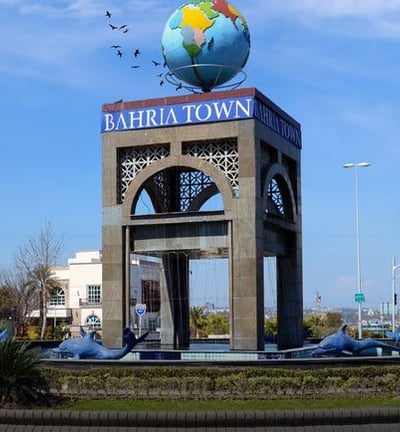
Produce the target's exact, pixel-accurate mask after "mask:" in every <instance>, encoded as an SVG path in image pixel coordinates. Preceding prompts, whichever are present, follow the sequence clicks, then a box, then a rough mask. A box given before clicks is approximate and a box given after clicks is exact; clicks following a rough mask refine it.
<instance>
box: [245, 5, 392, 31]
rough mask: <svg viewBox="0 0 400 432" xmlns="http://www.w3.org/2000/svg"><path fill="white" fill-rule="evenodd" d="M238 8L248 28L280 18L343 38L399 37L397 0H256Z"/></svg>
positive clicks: (270, 23)
mask: <svg viewBox="0 0 400 432" xmlns="http://www.w3.org/2000/svg"><path fill="white" fill-rule="evenodd" d="M242 9H243V10H242V12H243V13H244V14H245V16H246V18H247V19H248V21H249V22H250V26H251V27H252V26H254V25H258V24H259V23H261V22H263V23H264V24H267V25H272V26H273V25H274V21H276V20H277V19H278V20H282V19H284V20H287V21H289V22H293V21H294V22H295V23H296V25H301V26H303V27H306V28H309V29H317V30H318V31H322V32H323V33H326V34H336V35H342V36H343V37H363V38H371V37H374V38H376V37H382V38H396V39H397V38H400V0H384V1H383V0H331V1H324V0H297V1H294V0H289V1H281V0H259V2H258V4H257V8H253V7H252V6H250V5H247V6H245V7H243V8H242ZM260 9H261V10H263V11H264V13H263V14H260V13H259V10H260ZM256 23H258V24H256Z"/></svg>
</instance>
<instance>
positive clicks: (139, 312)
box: [135, 303, 147, 317]
mask: <svg viewBox="0 0 400 432" xmlns="http://www.w3.org/2000/svg"><path fill="white" fill-rule="evenodd" d="M146 309H147V308H146V305H145V304H142V303H137V304H136V305H135V311H136V314H137V315H138V316H139V317H142V316H143V315H144V314H145V313H146Z"/></svg>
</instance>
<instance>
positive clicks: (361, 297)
mask: <svg viewBox="0 0 400 432" xmlns="http://www.w3.org/2000/svg"><path fill="white" fill-rule="evenodd" d="M354 300H355V302H356V303H365V295H364V294H362V293H357V294H356V295H355V296H354Z"/></svg>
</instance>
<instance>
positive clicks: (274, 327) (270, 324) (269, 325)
mask: <svg viewBox="0 0 400 432" xmlns="http://www.w3.org/2000/svg"><path fill="white" fill-rule="evenodd" d="M264 331H265V334H266V335H267V336H275V335H276V334H277V333H278V319H277V318H276V317H271V318H268V319H266V320H265V326H264Z"/></svg>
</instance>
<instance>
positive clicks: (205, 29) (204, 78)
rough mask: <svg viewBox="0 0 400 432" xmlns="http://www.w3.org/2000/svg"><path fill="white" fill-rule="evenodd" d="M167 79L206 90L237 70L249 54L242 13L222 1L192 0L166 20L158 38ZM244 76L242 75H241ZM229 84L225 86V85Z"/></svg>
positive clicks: (246, 30)
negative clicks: (166, 69)
mask: <svg viewBox="0 0 400 432" xmlns="http://www.w3.org/2000/svg"><path fill="white" fill-rule="evenodd" d="M161 45H162V53H163V56H164V61H165V65H166V66H167V67H168V69H169V71H170V72H169V73H168V74H167V75H166V78H167V80H168V81H169V82H170V83H172V84H178V85H179V86H180V87H181V86H183V84H182V81H183V82H184V83H185V85H184V86H185V87H186V88H188V89H190V90H193V91H196V90H197V89H199V90H201V91H203V92H208V91H211V90H212V89H214V88H221V87H223V85H224V84H225V83H227V82H229V81H231V80H233V78H234V77H235V76H236V75H237V74H239V73H240V75H239V76H240V77H241V79H239V80H238V81H237V82H236V83H232V84H231V85H230V86H231V87H233V88H235V87H237V86H238V85H240V84H241V83H242V82H243V81H244V79H245V76H246V75H245V74H244V72H243V71H242V68H243V67H244V66H245V64H246V62H247V59H248V57H249V54H250V33H249V29H248V27H247V23H246V20H245V19H244V17H243V16H242V14H241V13H240V12H239V11H238V10H237V9H236V8H235V7H234V6H233V5H232V4H230V3H228V2H227V1H225V0H192V1H188V2H187V3H185V4H184V5H182V6H180V7H179V8H178V9H177V10H175V12H174V13H173V14H172V15H171V16H170V18H169V19H168V21H167V23H166V25H165V28H164V32H163V35H162V40H161ZM243 77H244V78H243ZM226 86H229V85H226Z"/></svg>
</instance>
